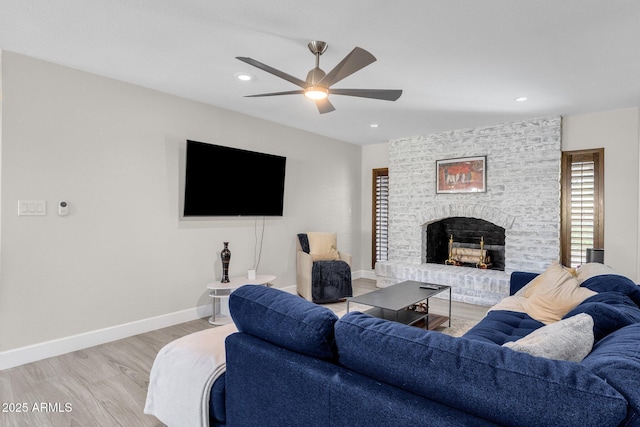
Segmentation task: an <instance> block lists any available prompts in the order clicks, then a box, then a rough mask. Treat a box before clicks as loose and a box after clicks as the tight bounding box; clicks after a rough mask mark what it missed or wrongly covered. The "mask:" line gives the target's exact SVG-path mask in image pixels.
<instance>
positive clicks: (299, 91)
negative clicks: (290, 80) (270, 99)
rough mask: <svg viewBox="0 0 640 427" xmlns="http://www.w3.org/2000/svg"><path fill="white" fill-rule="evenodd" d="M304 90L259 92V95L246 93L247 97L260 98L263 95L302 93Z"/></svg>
mask: <svg viewBox="0 0 640 427" xmlns="http://www.w3.org/2000/svg"><path fill="white" fill-rule="evenodd" d="M303 93H304V91H303V90H288V91H286V92H271V93H259V94H257V95H245V98H258V97H261V96H279V95H302V94H303Z"/></svg>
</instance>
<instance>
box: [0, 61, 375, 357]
mask: <svg viewBox="0 0 640 427" xmlns="http://www.w3.org/2000/svg"><path fill="white" fill-rule="evenodd" d="M1 76H2V92H1V93H0V95H1V96H2V108H3V109H2V124H3V126H2V136H1V137H2V140H1V141H2V147H1V148H2V162H1V164H0V167H1V178H0V180H1V181H0V183H1V203H2V205H1V206H2V211H1V215H2V216H1V230H0V232H1V233H2V234H1V236H2V239H1V248H0V249H1V258H0V355H1V353H2V352H3V351H7V350H11V349H16V348H22V347H24V346H29V345H33V344H38V343H42V342H45V341H48V340H56V339H61V338H64V337H69V336H73V335H75V334H83V333H90V332H91V331H96V330H101V329H102V328H110V327H114V326H117V325H123V324H127V323H128V322H137V321H140V320H142V319H149V318H153V317H154V316H164V315H167V314H168V313H174V312H180V311H182V310H189V309H194V308H197V307H206V306H208V305H209V304H210V299H209V297H208V296H207V293H206V289H205V285H206V283H208V282H211V281H214V280H217V279H218V278H219V276H220V273H221V271H220V270H221V263H220V259H219V253H220V250H221V249H222V242H223V241H229V242H230V244H229V248H230V249H231V251H232V258H231V267H230V273H231V274H232V275H240V274H246V270H247V269H248V268H250V266H251V265H252V264H253V260H254V239H255V235H256V229H255V224H256V221H255V218H248V219H234V218H232V219H209V220H195V221H181V220H179V201H180V184H181V182H182V180H183V177H182V170H181V163H182V162H184V146H185V140H186V139H194V140H198V141H204V142H210V143H216V144H221V145H228V146H234V147H239V148H244V149H250V150H256V151H261V152H267V153H273V154H278V155H283V156H286V157H287V176H286V183H285V185H286V190H285V192H286V194H285V213H284V216H283V217H281V218H267V219H266V222H265V227H266V229H265V233H264V239H265V240H264V247H263V249H262V260H261V264H260V268H259V270H258V273H259V274H260V273H264V274H275V275H276V276H277V279H276V281H275V282H274V283H275V285H276V286H278V287H287V286H293V285H295V244H294V236H295V234H296V233H298V232H303V231H308V230H317V231H324V230H327V231H328V230H330V231H336V232H337V233H338V241H339V246H340V249H343V250H346V251H349V252H351V253H352V254H353V255H354V260H355V262H354V266H353V268H354V270H357V269H359V268H360V262H361V261H360V260H361V259H362V257H361V255H360V252H359V247H360V236H359V234H358V230H360V228H361V227H360V221H361V213H360V195H361V188H360V187H361V158H362V156H361V147H360V146H357V145H353V144H348V143H345V142H341V141H337V140H332V139H329V138H325V137H321V136H318V135H314V134H310V133H306V132H303V131H300V130H296V129H293V128H288V127H284V126H280V125H276V124H273V123H270V122H266V121H262V120H258V119H254V118H251V117H248V116H244V115H241V114H238V113H234V112H231V111H227V110H222V109H219V108H214V107H211V106H208V105H204V104H201V103H197V102H193V101H189V100H185V99H181V98H178V97H174V96H171V95H167V94H163V93H159V92H155V91H152V90H148V89H144V88H141V87H137V86H133V85H130V84H125V83H122V82H119V81H115V80H111V79H107V78H104V77H100V76H96V75H92V74H89V73H85V72H81V71H77V70H73V69H69V68H66V67H62V66H58V65H54V64H51V63H47V62H44V61H40V60H36V59H32V58H29V57H25V56H21V55H17V54H14V53H10V52H6V51H5V52H2V75H1ZM246 172H247V177H248V179H254V178H255V177H252V176H251V171H250V170H247V171H246ZM247 197H250V195H247ZM19 199H38V200H46V201H47V204H48V213H47V215H46V216H42V217H18V216H17V201H18V200H19ZM61 200H66V201H68V202H69V206H70V215H69V216H66V217H60V216H58V215H57V208H56V206H57V203H58V202H59V201H61ZM260 224H261V221H258V234H259V226H260Z"/></svg>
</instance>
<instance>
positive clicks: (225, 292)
mask: <svg viewBox="0 0 640 427" xmlns="http://www.w3.org/2000/svg"><path fill="white" fill-rule="evenodd" d="M275 279H276V276H273V275H271V274H266V275H259V276H256V278H255V279H249V278H248V277H246V276H245V277H230V278H229V282H227V283H221V282H220V281H219V280H218V281H216V282H211V283H209V284H207V289H209V296H210V297H211V298H212V304H213V315H212V316H211V317H210V318H209V323H211V324H212V325H226V324H227V323H231V316H227V315H225V314H220V315H218V316H216V300H218V301H220V312H221V313H222V305H223V303H226V304H227V312H229V295H231V292H233V291H234V290H235V289H237V288H239V287H240V286H243V285H266V284H267V283H269V282H271V281H273V280H275Z"/></svg>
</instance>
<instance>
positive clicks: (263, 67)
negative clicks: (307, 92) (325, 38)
mask: <svg viewBox="0 0 640 427" xmlns="http://www.w3.org/2000/svg"><path fill="white" fill-rule="evenodd" d="M236 59H239V60H240V61H242V62H246V63H247V64H249V65H253V66H254V67H256V68H260V69H261V70H263V71H266V72H267V73H270V74H273V75H274V76H277V77H280V78H281V79H285V80H286V81H288V82H291V83H293V84H294V85H297V86H300V87H301V88H303V89H304V88H306V87H307V86H309V84H308V83H307V82H305V81H304V80H300V79H299V78H297V77H293V76H292V75H290V74H287V73H285V72H284V71H280V70H276V69H275V68H273V67H270V66H268V65H267V64H263V63H262V62H260V61H256V60H255V59H252V58H247V57H245V56H236Z"/></svg>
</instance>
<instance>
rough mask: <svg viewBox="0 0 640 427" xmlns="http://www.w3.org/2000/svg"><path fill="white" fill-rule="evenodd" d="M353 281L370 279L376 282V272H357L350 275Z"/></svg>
mask: <svg viewBox="0 0 640 427" xmlns="http://www.w3.org/2000/svg"><path fill="white" fill-rule="evenodd" d="M351 277H352V278H353V279H370V280H376V272H375V271H374V270H358V271H354V272H352V273H351Z"/></svg>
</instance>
